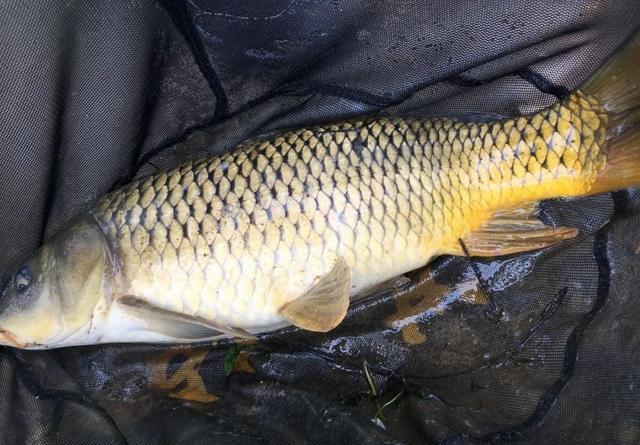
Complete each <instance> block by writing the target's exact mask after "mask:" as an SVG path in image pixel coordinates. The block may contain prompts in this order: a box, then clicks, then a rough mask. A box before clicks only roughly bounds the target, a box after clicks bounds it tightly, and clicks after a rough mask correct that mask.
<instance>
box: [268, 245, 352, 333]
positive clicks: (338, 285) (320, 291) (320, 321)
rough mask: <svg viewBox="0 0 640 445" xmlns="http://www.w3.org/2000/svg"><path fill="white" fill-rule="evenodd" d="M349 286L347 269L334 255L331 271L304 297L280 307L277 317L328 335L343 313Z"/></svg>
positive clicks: (341, 259) (342, 317) (341, 318)
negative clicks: (280, 316)
mask: <svg viewBox="0 0 640 445" xmlns="http://www.w3.org/2000/svg"><path fill="white" fill-rule="evenodd" d="M350 287H351V270H350V268H349V266H348V265H347V263H346V261H345V260H344V258H343V257H341V256H338V257H337V258H336V261H335V263H334V265H333V268H332V269H331V271H330V272H329V273H327V274H326V275H324V276H323V277H321V278H320V280H319V281H318V282H317V283H316V284H315V285H314V286H313V287H312V288H311V289H309V290H308V291H307V292H306V293H305V294H304V295H302V296H300V297H299V298H297V299H295V300H293V301H290V302H288V303H286V304H285V305H284V306H282V307H281V308H280V315H282V316H283V317H285V318H286V319H287V320H288V321H289V322H291V323H292V324H293V325H294V326H297V327H299V328H302V329H306V330H308V331H314V332H328V331H330V330H331V329H333V328H335V327H336V326H338V325H339V324H340V322H341V321H342V320H343V319H344V317H345V316H346V314H347V308H348V307H349V290H350Z"/></svg>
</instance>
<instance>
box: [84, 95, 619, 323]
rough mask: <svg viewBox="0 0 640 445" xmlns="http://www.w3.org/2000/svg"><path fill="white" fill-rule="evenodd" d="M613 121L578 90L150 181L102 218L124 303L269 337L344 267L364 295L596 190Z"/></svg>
mask: <svg viewBox="0 0 640 445" xmlns="http://www.w3.org/2000/svg"><path fill="white" fill-rule="evenodd" d="M606 119H607V117H606V113H605V112H604V110H603V109H602V107H601V106H600V105H599V104H598V103H597V101H596V100H594V99H593V98H590V97H588V96H585V95H583V94H581V93H576V94H574V95H572V96H570V97H568V98H567V99H565V100H564V101H563V102H561V103H558V104H556V105H555V106H553V107H552V108H550V109H548V110H545V111H544V112H542V113H539V114H536V115H533V116H528V117H520V118H518V119H508V120H504V121H500V122H495V123H464V122H458V121H455V120H451V119H436V120H420V119H411V120H409V119H401V118H389V119H386V118H385V119H372V120H363V121H354V122H348V123H343V124H338V125H331V126H326V127H315V128H310V129H301V130H296V131H291V132H287V133H284V134H281V135H278V136H276V137H273V138H270V139H265V140H257V141H253V142H250V143H247V144H243V145H240V146H239V147H237V148H236V149H235V150H234V151H233V152H231V153H229V154H226V155H223V156H219V157H211V158H208V159H203V160H200V161H196V162H190V163H186V164H184V165H182V166H180V167H177V168H175V169H173V170H171V171H168V172H163V173H159V174H156V175H153V176H150V177H148V178H146V179H143V180H141V181H136V182H134V183H132V184H130V185H129V186H126V187H124V188H123V189H121V190H118V191H116V192H115V193H112V194H110V195H109V196H107V197H105V198H104V199H103V200H102V201H100V202H99V203H98V204H97V206H96V207H95V209H93V210H92V211H91V212H90V214H91V215H92V216H93V217H94V218H95V220H96V221H97V222H98V224H99V226H100V229H101V230H102V231H103V232H104V233H105V236H106V237H107V240H108V242H109V244H110V246H111V247H112V249H113V251H114V254H115V257H116V258H117V263H118V266H119V269H120V273H121V277H120V287H119V289H118V292H117V293H118V294H119V295H134V296H136V297H139V298H141V299H144V300H145V301H147V302H148V303H150V304H151V305H153V306H156V307H159V308H163V309H165V310H168V311H172V312H179V313H183V314H188V315H189V316H194V317H202V318H204V319H207V320H216V322H217V323H220V324H222V325H225V326H229V327H236V328H241V329H244V330H247V331H249V332H263V331H265V330H270V329H272V328H273V327H275V326H280V325H282V324H283V323H286V320H285V319H284V317H283V316H282V315H281V314H280V313H279V309H280V308H281V307H282V306H283V305H285V304H286V303H288V302H290V301H292V300H295V299H297V298H299V297H300V290H301V289H302V290H305V289H309V288H311V287H312V286H313V284H314V282H315V281H317V280H318V278H319V277H322V276H324V275H326V274H327V273H328V272H329V271H330V270H331V268H332V266H333V263H334V261H335V258H336V257H342V258H344V260H345V262H346V264H347V266H348V268H349V269H350V271H351V289H350V295H351V296H353V295H357V294H359V293H360V292H362V291H363V290H365V289H366V288H368V287H370V286H373V285H375V284H378V283H380V282H383V281H385V280H388V279H390V278H392V277H394V276H396V275H398V274H401V273H403V272H407V271H410V270H412V269H416V268H418V267H420V266H422V265H424V264H426V263H427V262H428V261H429V260H430V259H431V258H432V257H433V256H434V255H438V254H442V253H450V252H455V251H457V249H458V248H459V243H458V240H459V239H464V238H465V237H466V236H467V235H468V234H469V233H471V232H473V231H474V230H476V229H478V228H479V227H481V226H482V225H483V224H484V223H486V221H487V220H489V219H490V218H491V216H492V215H493V214H494V213H495V212H496V211H497V210H500V209H505V208H510V207H513V206H517V205H519V204H521V203H523V202H527V201H535V200H538V199H541V198H547V197H552V196H558V195H565V196H567V195H568V196H575V195H579V194H583V193H585V192H588V190H589V188H590V184H591V182H593V180H594V179H595V177H596V176H597V173H598V170H599V168H601V167H603V166H604V164H605V162H606V156H605V155H604V154H603V153H602V150H601V149H600V147H601V145H602V144H603V142H604V135H605V128H606Z"/></svg>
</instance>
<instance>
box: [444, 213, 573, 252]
mask: <svg viewBox="0 0 640 445" xmlns="http://www.w3.org/2000/svg"><path fill="white" fill-rule="evenodd" d="M538 209H539V203H537V202H534V203H526V204H523V205H521V206H519V207H517V208H514V209H511V210H503V211H500V212H496V213H495V214H494V215H493V217H492V218H491V219H490V220H489V221H487V222H486V223H485V224H484V225H483V226H482V227H481V228H480V229H478V230H476V231H474V232H472V233H470V234H468V235H467V236H465V237H464V238H463V239H462V241H463V243H464V245H465V247H466V248H467V250H468V252H469V255H471V256H482V257H492V256H500V255H510V254H514V253H522V252H529V251H532V250H538V249H542V248H544V247H548V246H552V245H554V244H556V243H559V242H560V241H563V240H566V239H571V238H574V237H575V236H576V235H577V234H578V230H577V229H575V228H573V227H548V226H546V225H545V224H544V223H543V222H542V221H540V220H539V219H538V217H537V213H538ZM455 253H456V254H458V255H461V254H463V253H464V252H463V251H462V249H461V247H456V248H455Z"/></svg>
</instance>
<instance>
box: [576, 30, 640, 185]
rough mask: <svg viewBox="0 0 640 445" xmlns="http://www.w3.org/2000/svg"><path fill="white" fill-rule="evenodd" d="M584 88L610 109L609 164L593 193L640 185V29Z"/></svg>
mask: <svg viewBox="0 0 640 445" xmlns="http://www.w3.org/2000/svg"><path fill="white" fill-rule="evenodd" d="M582 91H584V92H585V93H586V94H588V95H590V96H593V97H595V98H596V99H597V100H598V101H599V102H600V104H601V105H602V106H603V108H604V109H605V110H606V112H607V115H608V118H609V122H608V125H607V132H606V136H605V141H606V142H605V155H606V164H605V167H604V168H603V169H602V170H601V171H600V172H599V174H598V176H597V177H596V179H595V181H594V183H593V184H592V186H591V189H590V193H603V192H612V191H615V190H620V189H624V188H628V187H635V186H639V185H640V32H637V33H636V34H635V35H634V36H633V37H632V39H631V41H630V42H628V43H627V45H626V46H625V47H624V48H623V49H622V50H621V51H619V52H618V53H617V54H616V55H615V56H614V57H613V58H612V59H611V61H610V62H608V63H607V64H606V65H604V66H603V67H602V68H601V69H600V70H598V71H597V72H596V73H595V74H594V76H593V77H592V78H591V79H589V80H588V81H587V83H586V84H585V85H584V86H583V88H582Z"/></svg>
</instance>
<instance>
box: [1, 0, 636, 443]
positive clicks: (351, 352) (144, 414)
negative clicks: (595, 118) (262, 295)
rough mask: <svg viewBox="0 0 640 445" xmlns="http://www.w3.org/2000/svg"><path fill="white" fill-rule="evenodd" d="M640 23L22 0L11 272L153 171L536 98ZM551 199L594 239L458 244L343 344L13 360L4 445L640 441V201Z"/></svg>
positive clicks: (8, 175)
mask: <svg viewBox="0 0 640 445" xmlns="http://www.w3.org/2000/svg"><path fill="white" fill-rule="evenodd" d="M638 26H640V3H638V2H637V1H636V0H624V1H613V0H603V1H599V2H593V1H589V0H573V1H567V2H551V1H539V2H533V1H525V0H523V1H520V0H514V1H510V2H501V1H488V0H474V1H467V2H456V1H446V0H437V1H421V0H415V1H403V2H386V1H370V0H369V1H358V0H330V1H323V2H320V1H302V0H276V1H271V2H260V1H246V2H223V1H218V0H191V1H189V2H186V3H184V2H174V1H169V0H167V1H160V2H158V3H155V2H142V1H129V2H127V1H117V2H80V1H77V2H76V1H67V2H53V1H50V2H47V1H37V2H20V1H11V0H10V1H8V2H4V3H3V4H2V5H0V41H1V42H2V45H1V47H0V103H1V104H2V108H1V109H0V147H1V152H0V203H1V208H2V211H1V212H0V282H4V281H5V280H6V279H7V278H8V276H9V274H10V273H11V272H12V269H13V266H14V265H16V264H18V262H19V260H20V259H21V258H23V257H24V256H25V255H27V254H28V253H29V252H31V251H33V250H34V249H35V248H36V247H37V246H38V245H39V244H40V243H42V242H43V241H44V240H46V239H47V238H48V237H49V236H51V235H52V234H53V233H55V231H56V230H58V229H59V228H60V227H62V226H63V225H64V224H65V222H66V221H67V220H68V219H69V218H71V217H73V216H74V215H76V214H78V213H79V212H80V211H82V210H83V209H84V208H86V207H87V206H88V205H90V204H91V203H92V202H93V201H94V200H95V199H96V198H97V197H99V196H101V195H103V194H104V193H106V192H107V191H109V190H111V189H113V188H115V187H117V186H118V185H121V184H124V183H126V182H128V181H130V180H131V179H132V178H134V177H140V176H145V175H147V174H150V173H152V172H154V171H156V170H158V169H164V168H168V167H171V166H174V165H176V164H178V163H181V162H183V161H185V160H188V159H192V158H195V157H199V156H202V155H203V154H207V153H221V152H223V151H225V150H229V149H230V148H231V147H233V146H234V145H235V144H236V143H238V142H239V141H241V140H243V139H246V138H250V137H254V136H256V135H258V134H263V133H266V132H272V131H276V130H278V129H283V128H290V127H298V126H302V125H307V124H311V123H318V122H327V121H335V120H339V119H343V118H347V117H353V116H359V115H365V114H375V113H382V114H391V115H399V114H401V115H420V116H423V115H426V114H430V115H443V114H459V113H470V112H471V113H482V114H487V113H493V114H498V115H516V114H521V113H528V112H531V111H535V110H538V109H540V108H542V107H545V106H547V105H549V104H551V103H553V102H554V101H555V100H556V97H557V96H559V95H561V94H563V93H564V92H566V91H567V90H570V89H573V88H575V87H576V86H578V85H579V84H580V83H581V82H583V81H584V80H585V79H586V78H587V77H588V76H589V75H590V74H591V73H592V72H593V71H594V70H595V69H596V68H597V67H598V66H600V65H601V64H602V62H603V61H605V60H606V59H607V58H608V57H609V56H610V55H611V54H612V53H613V52H614V51H615V50H616V48H618V47H619V46H620V45H621V44H622V43H623V42H624V41H625V40H626V39H628V38H629V36H630V35H632V34H633V32H634V30H635V29H637V28H638ZM542 210H543V217H544V218H546V219H547V220H549V221H553V222H556V223H560V224H562V225H566V226H573V227H578V228H579V229H580V236H579V238H577V239H575V240H572V241H570V242H565V243H563V244H562V245H561V246H558V247H556V248H552V249H547V250H545V251H543V252H537V253H532V254H526V255H518V256H511V257H506V258H501V259H499V260H498V259H489V260H482V261H474V262H471V261H470V260H469V259H466V258H459V257H456V258H454V257H442V258H439V259H438V260H436V261H435V262H433V263H432V264H431V265H430V266H429V267H427V268H425V269H423V270H420V271H416V272H413V273H411V274H409V275H410V278H411V282H410V283H408V284H407V285H405V286H404V287H403V288H400V289H397V290H395V291H394V292H392V293H389V292H387V293H384V294H381V295H375V296H372V297H370V298H368V299H367V300H365V301H362V302H360V303H358V304H356V305H355V306H353V307H352V309H351V310H350V313H349V315H348V317H347V319H346V321H345V322H344V323H343V324H342V325H341V326H340V327H339V328H338V329H336V330H335V331H333V332H331V333H329V334H323V335H318V334H310V333H305V332H301V331H296V330H294V329H288V330H285V331H282V332H278V333H276V334H275V335H273V336H271V337H269V338H268V339H266V340H265V341H263V342H260V343H259V344H251V343H244V344H242V343H236V344H233V343H223V344H220V345H213V346H212V345H199V346H196V347H159V346H153V345H147V346H142V345H128V346H122V345H119V346H115V345H114V346H111V345H106V346H99V347H82V348H70V349H62V350H57V351H52V352H39V351H19V350H15V349H11V348H3V349H1V350H0V400H1V403H0V431H2V434H0V443H6V444H20V443H28V444H94V443H95V444H120V443H123V444H124V443H129V444H155V443H158V444H160V443H163V444H164V443H166V444H169V443H170V444H182V443H184V444H187V443H188V444H200V443H202V444H204V443H207V444H208V443H220V444H245V443H251V444H267V443H280V444H300V443H309V444H311V443H318V444H328V443H331V444H338V443H345V444H346V443H348V444H352V443H363V444H374V443H375V444H378V443H407V444H424V443H429V444H431V443H433V444H436V443H439V444H449V445H453V444H484V443H495V444H512V443H524V444H540V443H553V444H559V443H562V444H583V443H589V444H637V443H640V420H639V419H640V395H639V394H638V391H639V390H640V367H639V366H638V364H639V361H640V329H638V320H639V319H640V303H639V302H638V298H637V297H638V291H637V287H636V286H638V277H640V270H639V266H638V264H640V263H639V262H638V252H639V251H640V230H639V228H640V227H639V226H640V216H639V214H638V211H639V210H640V195H639V194H638V193H637V192H634V191H625V192H619V193H616V194H613V195H600V196H595V197H591V198H585V199H578V200H556V201H551V202H546V203H544V205H543V209H542ZM478 278H480V280H479V279H478ZM491 301H493V305H492V304H490V303H491Z"/></svg>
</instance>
